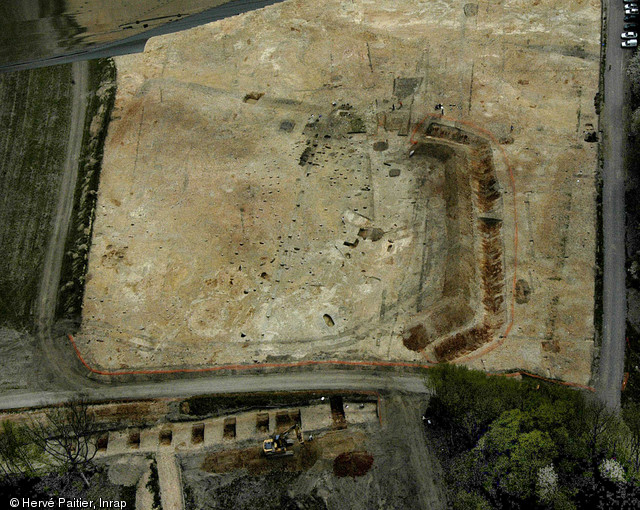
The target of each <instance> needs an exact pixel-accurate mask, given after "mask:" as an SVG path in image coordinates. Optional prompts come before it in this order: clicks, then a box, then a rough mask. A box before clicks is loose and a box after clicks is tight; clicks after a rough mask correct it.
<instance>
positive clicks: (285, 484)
mask: <svg viewBox="0 0 640 510" xmlns="http://www.w3.org/2000/svg"><path fill="white" fill-rule="evenodd" d="M394 405H399V406H406V405H409V403H408V402H404V403H401V402H400V401H398V402H396V403H395V404H394ZM414 414H416V415H415V416H413V415H412V418H413V420H412V421H411V422H406V421H405V419H406V416H404V414H402V413H400V414H399V415H396V414H394V415H393V416H391V415H390V416H389V417H388V419H385V421H384V425H383V428H382V429H381V428H380V426H379V424H378V423H377V422H374V423H364V424H361V425H349V426H348V428H346V429H341V430H329V431H325V432H320V433H318V434H314V437H313V440H312V441H306V442H305V443H304V444H303V445H299V444H297V443H296V444H295V445H294V447H293V449H292V451H293V452H294V454H293V455H292V456H290V457H283V458H276V459H267V458H265V457H264V456H263V455H262V453H261V451H260V447H259V446H257V445H255V444H254V445H245V446H239V447H238V448H237V449H226V450H210V451H208V452H203V453H201V454H184V455H181V456H180V464H181V467H182V477H183V483H184V493H185V501H186V508H188V509H228V508H234V509H238V510H245V509H246V510H249V509H255V508H264V509H274V510H275V509H281V508H292V509H293V508H308V509H318V510H320V509H322V510H325V509H342V508H353V509H363V510H364V509H369V508H406V509H413V508H415V509H418V508H425V506H424V505H425V504H428V505H429V506H428V507H429V508H434V509H435V508H442V503H443V502H444V499H442V495H441V494H440V492H439V489H438V487H439V485H438V484H439V476H440V475H439V471H438V468H437V464H435V465H427V466H423V468H425V469H424V471H420V472H418V471H416V465H415V464H414V463H413V462H412V456H413V455H414V454H417V455H419V456H423V455H424V456H426V455H427V444H426V443H425V440H424V431H423V430H422V423H421V422H420V419H419V416H418V414H417V413H414ZM408 429H411V430H414V429H415V430H416V431H417V432H416V437H417V438H418V439H417V442H414V441H413V440H412V438H413V437H414V436H413V434H406V431H407V430H408ZM412 449H416V450H421V451H419V452H418V451H412ZM425 479H426V480H430V481H429V482H425ZM430 484H435V485H430ZM417 495H419V496H417Z"/></svg>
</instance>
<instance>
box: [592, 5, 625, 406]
mask: <svg viewBox="0 0 640 510" xmlns="http://www.w3.org/2000/svg"><path fill="white" fill-rule="evenodd" d="M623 18H624V8H623V3H622V0H609V4H608V15H607V51H606V67H605V73H604V110H603V112H602V116H601V127H602V129H603V132H604V133H603V135H604V170H603V189H602V213H603V218H602V223H603V240H604V276H603V315H604V317H603V334H602V347H601V350H600V366H599V370H598V380H597V383H596V390H597V392H598V396H599V397H600V399H601V400H602V401H603V402H605V403H606V404H607V405H609V406H610V407H611V408H614V409H618V408H619V407H620V388H621V385H622V377H623V372H624V349H625V328H626V316H627V315H626V314H627V300H626V285H625V165H624V157H625V154H626V152H627V139H626V136H625V122H624V120H623V119H626V118H628V116H627V114H628V109H627V107H626V104H627V100H628V94H629V90H628V89H629V87H628V84H627V79H626V74H625V67H626V63H627V61H628V59H629V57H630V56H631V54H632V51H633V50H630V49H623V48H621V47H620V34H621V33H622V32H623V29H622V27H623V24H624V22H623Z"/></svg>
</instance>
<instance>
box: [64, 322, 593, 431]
mask: <svg viewBox="0 0 640 510" xmlns="http://www.w3.org/2000/svg"><path fill="white" fill-rule="evenodd" d="M67 337H68V338H69V341H70V342H71V346H72V347H73V349H74V351H75V353H76V355H77V356H78V359H79V360H80V362H81V363H82V365H84V367H85V368H86V369H87V370H88V371H89V372H91V373H93V374H96V375H106V376H121V375H162V374H165V375H166V374H180V373H203V372H218V371H222V370H249V369H255V368H296V367H305V366H317V365H335V366H360V367H362V366H365V367H407V368H422V369H426V370H428V369H430V368H433V367H434V366H435V365H436V364H437V363H431V364H428V365H424V364H420V363H405V362H400V361H397V362H394V361H341V360H324V361H298V362H292V363H254V364H252V365H220V366H216V367H203V368H178V369H168V370H129V371H115V372H112V371H106V370H97V369H95V368H93V367H91V366H90V365H89V364H88V363H87V362H86V361H85V359H84V358H83V357H82V354H81V353H80V350H79V349H78V346H77V345H76V342H75V340H74V339H73V336H72V335H71V334H67ZM486 374H487V375H489V376H493V377H517V376H523V375H524V376H527V377H532V378H534V379H540V380H542V381H545V382H548V383H552V384H559V385H561V386H568V387H571V388H578V389H582V390H587V391H590V392H595V391H596V390H595V388H593V387H591V386H586V385H584V384H579V383H573V382H567V381H558V380H556V379H549V378H547V377H543V376H541V375H538V374H534V373H532V372H525V371H522V370H516V371H514V372H504V373H499V372H486ZM360 392H361V393H369V392H367V390H360ZM370 393H371V394H375V395H377V396H378V406H379V409H380V411H379V413H380V415H379V419H380V422H381V423H382V402H381V400H380V392H378V391H371V392H370Z"/></svg>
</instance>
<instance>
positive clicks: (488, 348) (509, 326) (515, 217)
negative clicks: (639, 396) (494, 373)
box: [409, 113, 573, 384]
mask: <svg viewBox="0 0 640 510" xmlns="http://www.w3.org/2000/svg"><path fill="white" fill-rule="evenodd" d="M427 119H440V120H446V121H449V122H454V123H458V124H462V125H465V126H467V127H470V128H471V129H472V130H475V131H477V132H480V133H482V134H483V135H485V136H486V137H488V138H489V139H490V140H491V141H492V142H493V143H494V144H495V145H496V146H497V147H499V148H500V151H501V152H502V158H503V160H504V163H505V165H506V167H507V170H508V171H509V180H510V181H511V191H512V193H513V225H514V227H513V246H514V254H513V281H512V288H511V306H510V309H511V310H510V312H511V314H510V315H511V320H510V321H509V324H507V327H506V329H505V331H504V333H503V334H502V335H500V336H499V337H498V339H497V340H493V341H492V342H491V343H490V344H489V345H487V346H486V347H481V348H480V349H478V351H475V352H472V353H469V354H463V355H462V356H460V357H459V358H457V359H454V360H451V363H462V362H465V361H473V360H474V359H477V358H478V357H480V356H484V355H486V354H488V353H489V352H491V351H493V350H494V349H496V348H497V347H500V346H501V345H502V344H503V343H504V342H505V340H506V339H507V337H508V336H509V333H510V332H511V329H512V328H513V323H514V320H515V298H516V281H517V273H518V207H517V202H516V181H515V177H514V175H513V169H512V167H511V163H510V162H509V158H508V157H507V153H506V151H505V150H504V147H502V145H501V144H500V142H499V141H498V139H497V138H496V137H495V136H494V134H493V133H491V131H489V130H487V129H484V128H482V127H480V126H477V125H475V124H474V123H472V122H469V121H466V120H460V119H453V118H451V117H445V116H442V115H439V114H433V113H429V114H427V115H426V116H425V117H424V118H423V119H422V120H421V121H420V122H418V123H417V124H416V125H415V127H414V128H413V130H412V131H411V136H410V138H409V143H411V145H415V144H417V143H418V142H417V141H416V140H415V139H414V136H415V135H416V133H417V132H418V130H419V129H420V128H421V127H423V125H424V123H425V121H426V120H427ZM421 352H422V355H423V357H424V358H425V360H426V361H427V362H429V363H437V362H434V361H432V360H431V359H429V357H428V356H427V355H426V354H425V353H424V350H423V351H421ZM523 373H524V372H523ZM536 377H541V376H536ZM572 384H573V383H572Z"/></svg>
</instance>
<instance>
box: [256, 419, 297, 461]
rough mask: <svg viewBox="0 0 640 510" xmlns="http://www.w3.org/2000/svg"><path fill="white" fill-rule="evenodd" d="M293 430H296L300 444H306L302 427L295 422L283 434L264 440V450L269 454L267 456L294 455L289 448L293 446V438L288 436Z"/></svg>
mask: <svg viewBox="0 0 640 510" xmlns="http://www.w3.org/2000/svg"><path fill="white" fill-rule="evenodd" d="M293 430H295V431H296V437H297V438H298V442H299V443H300V444H304V436H303V435H302V429H301V428H300V425H299V424H298V423H294V424H293V425H291V427H289V428H288V429H287V430H285V431H284V432H282V433H281V434H275V435H274V436H272V437H270V438H269V439H265V440H264V441H263V442H262V452H263V453H264V454H265V455H266V456H267V458H274V457H289V456H291V455H293V452H292V451H291V450H289V448H290V447H291V446H293V440H292V439H289V438H288V437H287V436H288V435H289V433H290V432H291V431H293Z"/></svg>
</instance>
